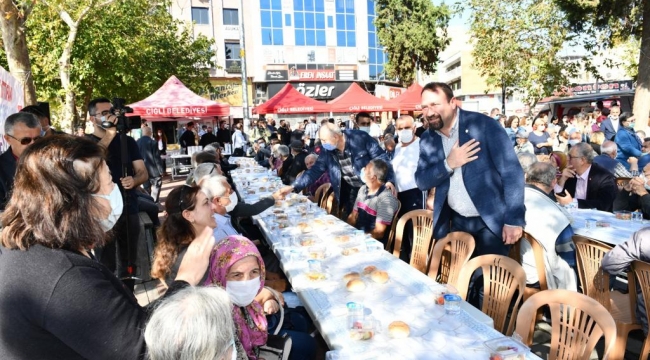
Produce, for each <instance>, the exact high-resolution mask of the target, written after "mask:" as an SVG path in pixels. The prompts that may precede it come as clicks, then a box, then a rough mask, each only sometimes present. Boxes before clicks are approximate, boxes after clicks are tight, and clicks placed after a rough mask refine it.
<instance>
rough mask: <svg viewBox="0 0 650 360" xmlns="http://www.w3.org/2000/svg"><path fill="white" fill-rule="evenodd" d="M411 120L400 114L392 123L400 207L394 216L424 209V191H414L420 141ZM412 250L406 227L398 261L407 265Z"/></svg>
mask: <svg viewBox="0 0 650 360" xmlns="http://www.w3.org/2000/svg"><path fill="white" fill-rule="evenodd" d="M415 130H416V127H415V119H413V117H412V116H410V115H402V116H400V117H399V118H398V119H397V121H396V122H395V131H396V134H397V136H398V137H399V143H398V144H397V145H396V146H395V154H394V155H393V160H392V161H391V163H392V165H393V169H394V170H395V173H397V174H399V176H396V177H395V186H396V187H397V199H398V200H399V201H400V203H401V204H402V207H401V209H400V211H399V215H398V217H401V216H402V215H404V214H406V213H407V212H409V211H411V210H417V209H424V201H425V199H426V196H425V194H426V192H424V191H422V190H420V189H418V186H417V184H416V182H415V171H416V170H417V168H418V159H419V157H420V138H419V137H417V136H415ZM412 248H413V227H412V226H411V225H410V224H407V225H406V227H405V228H404V236H403V237H402V245H401V249H400V259H402V260H404V261H406V262H410V258H411V250H412Z"/></svg>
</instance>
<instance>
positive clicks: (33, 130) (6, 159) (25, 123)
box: [0, 112, 42, 211]
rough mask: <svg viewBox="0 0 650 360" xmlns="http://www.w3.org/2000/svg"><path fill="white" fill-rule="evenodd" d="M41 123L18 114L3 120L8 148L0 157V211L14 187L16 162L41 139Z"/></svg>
mask: <svg viewBox="0 0 650 360" xmlns="http://www.w3.org/2000/svg"><path fill="white" fill-rule="evenodd" d="M41 130H42V128H41V123H40V121H39V120H38V118H37V117H36V116H34V115H32V114H30V113H25V112H19V113H15V114H12V115H9V117H7V120H5V135H4V138H5V141H6V142H7V143H8V144H9V148H8V149H7V151H5V152H4V153H3V154H2V155H0V211H4V209H5V205H6V204H7V202H8V201H9V194H10V192H11V188H13V186H14V177H15V175H16V162H17V161H18V158H19V157H20V155H22V153H23V151H25V149H27V147H28V146H29V145H31V144H32V143H33V142H34V141H36V140H38V139H40V138H41Z"/></svg>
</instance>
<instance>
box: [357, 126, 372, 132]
mask: <svg viewBox="0 0 650 360" xmlns="http://www.w3.org/2000/svg"><path fill="white" fill-rule="evenodd" d="M359 130H361V131H363V132H365V133H369V132H370V126H359Z"/></svg>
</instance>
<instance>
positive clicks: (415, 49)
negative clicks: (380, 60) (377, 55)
mask: <svg viewBox="0 0 650 360" xmlns="http://www.w3.org/2000/svg"><path fill="white" fill-rule="evenodd" d="M375 6H376V14H377V16H376V18H375V27H376V29H377V37H378V38H379V42H380V43H381V45H382V46H383V47H384V49H385V50H386V53H387V54H388V63H387V64H386V74H387V75H388V77H392V78H399V79H400V81H401V82H402V83H403V84H404V85H410V84H411V83H413V81H414V79H415V74H416V71H417V70H418V69H420V70H422V71H424V72H427V73H434V72H435V71H436V69H437V66H438V61H439V54H440V52H441V51H443V50H444V48H445V47H446V46H447V45H448V44H449V37H447V25H448V24H449V17H450V13H451V11H450V9H449V8H448V7H447V6H446V5H444V4H443V5H440V6H435V5H433V3H432V2H431V0H375Z"/></svg>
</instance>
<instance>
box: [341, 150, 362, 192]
mask: <svg viewBox="0 0 650 360" xmlns="http://www.w3.org/2000/svg"><path fill="white" fill-rule="evenodd" d="M336 155H337V157H338V159H339V163H340V164H341V178H343V180H345V181H346V182H347V183H348V184H350V186H352V187H357V188H358V187H362V186H363V181H361V179H360V178H359V176H357V173H356V172H354V167H353V166H352V157H350V155H348V154H346V152H345V151H339V150H338V149H337V150H336Z"/></svg>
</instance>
